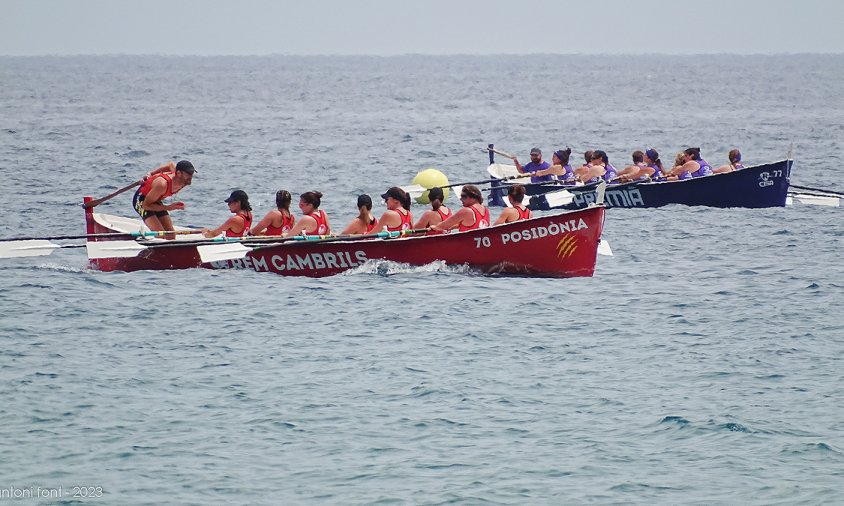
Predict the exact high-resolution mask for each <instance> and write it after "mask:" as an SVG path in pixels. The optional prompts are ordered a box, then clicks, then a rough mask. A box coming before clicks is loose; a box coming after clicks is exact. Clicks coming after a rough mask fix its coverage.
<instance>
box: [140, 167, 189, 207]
mask: <svg viewBox="0 0 844 506" xmlns="http://www.w3.org/2000/svg"><path fill="white" fill-rule="evenodd" d="M158 178H164V181H166V182H167V189H166V190H164V194H163V195H161V199H159V202H161V201H162V200H164V199H166V198H167V197H170V196H171V195H175V194H176V193H178V190H177V191H173V175H172V173H170V172H161V173H159V174H156V175H154V176H151V177H148V178H147V180H146V181H144V184H142V185H141V189H140V190H138V191H139V192H140V193H141V195H143V196H144V198H146V196H147V194H148V193H149V191H150V190H151V189H152V183H153V181H155V180H156V179H158ZM180 189H181V188H180Z"/></svg>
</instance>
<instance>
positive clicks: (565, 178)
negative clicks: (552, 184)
mask: <svg viewBox="0 0 844 506" xmlns="http://www.w3.org/2000/svg"><path fill="white" fill-rule="evenodd" d="M569 157H571V148H566V149H560V150H557V151H554V154H553V155H552V156H551V162H553V164H552V165H551V166H550V167H548V168H547V169H543V170H540V171H537V172H536V176H537V177H540V176H546V175H549V174H552V175H554V176H555V177H556V178H557V181H562V182H563V184H574V182H575V180H576V176H575V174H574V170H572V168H571V164H570V163H569Z"/></svg>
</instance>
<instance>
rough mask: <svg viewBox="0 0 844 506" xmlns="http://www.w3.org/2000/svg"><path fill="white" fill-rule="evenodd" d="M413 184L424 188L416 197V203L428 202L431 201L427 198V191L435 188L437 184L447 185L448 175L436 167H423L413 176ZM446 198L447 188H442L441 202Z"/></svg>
mask: <svg viewBox="0 0 844 506" xmlns="http://www.w3.org/2000/svg"><path fill="white" fill-rule="evenodd" d="M412 183H413V184H418V185H419V186H422V187H423V188H426V190H425V191H424V192H423V193H422V195H421V196H419V197H416V203H417V204H430V203H431V202H430V201H429V200H428V191H427V190H430V189H431V188H435V187H437V186H446V185H448V177H446V175H445V174H443V173H442V172H440V171H438V170H437V169H431V168H428V169H425V170H423V171H421V172H419V173H418V174H416V177H414V178H413V181H412ZM446 200H448V188H443V202H445V201H446Z"/></svg>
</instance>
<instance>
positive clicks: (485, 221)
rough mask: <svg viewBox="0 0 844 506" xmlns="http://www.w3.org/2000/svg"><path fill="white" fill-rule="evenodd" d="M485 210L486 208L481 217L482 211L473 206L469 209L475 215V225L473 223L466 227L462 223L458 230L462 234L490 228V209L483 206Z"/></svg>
mask: <svg viewBox="0 0 844 506" xmlns="http://www.w3.org/2000/svg"><path fill="white" fill-rule="evenodd" d="M483 208H484V214H483V215H481V213H480V211H478V210H477V209H476V208H475V206H471V207H470V208H469V209H471V210H472V212H473V213H475V223H473V224H471V225H464V224H462V223H461V224H460V225H459V226H458V228H457V230H458V231H460V232H465V231H467V230H477V229H479V228H487V227H488V226H489V208H488V207H486V206H483Z"/></svg>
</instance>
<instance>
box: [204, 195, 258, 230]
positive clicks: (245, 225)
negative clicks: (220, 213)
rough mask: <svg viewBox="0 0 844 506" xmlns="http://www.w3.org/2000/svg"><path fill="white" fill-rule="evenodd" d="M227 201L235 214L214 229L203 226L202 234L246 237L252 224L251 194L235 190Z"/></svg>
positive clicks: (230, 209)
mask: <svg viewBox="0 0 844 506" xmlns="http://www.w3.org/2000/svg"><path fill="white" fill-rule="evenodd" d="M225 202H226V204H228V205H229V211H230V212H231V213H232V214H234V216H232V217H230V218H229V219H227V220H226V221H225V222H224V223H223V224H222V225H220V226H219V227H217V228H215V229H213V230H212V229H209V228H203V229H202V235H204V236H205V237H217V236H218V235H220V234H222V233H225V234H226V237H245V236H246V235H247V234H248V233H249V227H251V226H252V206H251V205H249V196H248V195H246V192H245V191H243V190H235V191H233V192H232V193H231V195H229V198H227V199H226V200H225Z"/></svg>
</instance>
